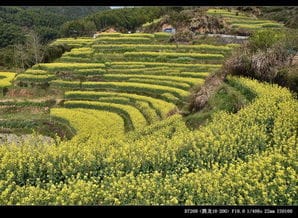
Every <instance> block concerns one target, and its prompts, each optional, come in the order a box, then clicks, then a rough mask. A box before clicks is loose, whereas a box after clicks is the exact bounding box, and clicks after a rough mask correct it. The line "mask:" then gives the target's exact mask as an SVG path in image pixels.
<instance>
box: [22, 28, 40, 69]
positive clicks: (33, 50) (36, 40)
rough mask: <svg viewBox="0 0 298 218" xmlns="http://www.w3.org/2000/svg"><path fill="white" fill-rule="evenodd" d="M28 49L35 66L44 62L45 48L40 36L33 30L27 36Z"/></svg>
mask: <svg viewBox="0 0 298 218" xmlns="http://www.w3.org/2000/svg"><path fill="white" fill-rule="evenodd" d="M26 47H27V52H28V53H29V56H31V57H32V62H33V64H38V63H40V62H41V61H42V60H43V58H44V49H43V47H44V46H43V44H42V43H41V39H40V36H39V35H38V34H37V33H36V32H35V31H33V30H31V31H30V32H29V34H28V35H27V40H26ZM30 54H31V55H30Z"/></svg>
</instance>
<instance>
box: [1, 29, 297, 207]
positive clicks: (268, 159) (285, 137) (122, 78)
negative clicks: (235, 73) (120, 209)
mask: <svg viewBox="0 0 298 218" xmlns="http://www.w3.org/2000/svg"><path fill="white" fill-rule="evenodd" d="M167 37H169V35H167V34H164V33H156V34H118V33H112V34H105V35H103V36H99V37H98V38H96V39H92V38H77V39H70V38H68V39H59V40H57V41H55V42H54V44H59V43H67V44H69V45H71V46H73V47H74V48H73V49H72V50H71V51H70V52H67V53H65V54H64V55H63V56H62V57H61V58H59V59H58V60H57V61H56V62H54V63H43V64H39V65H35V66H33V67H32V68H31V69H28V70H27V71H25V72H24V73H22V74H19V75H17V77H16V79H15V80H16V81H22V82H24V83H26V82H27V83H49V85H50V87H53V88H57V89H61V90H63V91H64V104H63V105H62V106H60V107H55V108H51V110H50V115H51V119H54V120H55V119H56V120H60V121H63V122H65V123H68V124H69V125H70V126H71V127H72V128H73V129H74V131H75V132H76V135H75V136H74V137H73V138H72V139H70V140H65V141H59V140H58V139H57V140H56V143H54V144H52V145H43V144H40V145H37V146H32V145H31V144H29V143H26V142H24V143H23V145H21V146H20V145H13V144H2V145H1V146H0V204H4V205H7V204H9V205H10V204H20V205H297V204H298V198H297V191H298V190H297V126H298V116H297V115H298V102H297V100H296V99H295V98H294V97H293V96H292V93H291V92H290V91H289V90H288V89H286V88H281V87H279V86H277V85H270V84H266V83H260V82H258V81H256V80H251V79H248V78H242V77H228V78H227V82H228V84H229V85H230V86H232V87H233V88H235V89H236V90H238V91H239V92H241V93H243V94H244V95H246V96H248V97H250V99H252V100H251V102H250V103H249V104H248V105H247V106H246V107H244V108H242V109H241V110H239V111H238V112H237V113H234V114H232V113H228V112H223V111H221V112H217V113H215V114H213V116H212V120H211V121H209V122H208V123H207V124H205V125H204V126H202V127H200V128H199V129H196V130H189V129H188V128H187V127H186V125H185V122H184V120H183V117H182V116H181V115H179V114H175V115H171V114H172V113H171V111H175V110H176V107H177V105H178V104H183V103H184V102H185V101H186V99H187V97H188V96H189V94H190V91H191V90H192V88H193V87H194V86H198V85H200V84H203V83H204V79H205V78H206V77H207V76H208V75H209V74H210V73H212V72H213V71H214V70H216V69H218V68H220V66H221V64H222V61H223V60H224V57H225V56H226V55H228V54H229V53H230V52H232V49H233V47H235V45H226V46H216V45H172V44H167V43H165V41H164V40H165V39H167ZM0 84H1V76H0Z"/></svg>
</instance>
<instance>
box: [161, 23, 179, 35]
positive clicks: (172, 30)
mask: <svg viewBox="0 0 298 218" xmlns="http://www.w3.org/2000/svg"><path fill="white" fill-rule="evenodd" d="M162 32H166V33H172V34H175V33H176V29H175V28H174V27H173V26H172V25H169V24H164V25H162Z"/></svg>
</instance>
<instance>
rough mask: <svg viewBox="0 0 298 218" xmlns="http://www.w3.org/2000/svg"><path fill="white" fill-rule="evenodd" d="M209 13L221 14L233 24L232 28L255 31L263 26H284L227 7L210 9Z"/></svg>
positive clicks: (213, 14)
mask: <svg viewBox="0 0 298 218" xmlns="http://www.w3.org/2000/svg"><path fill="white" fill-rule="evenodd" d="M207 14H208V15H212V16H220V17H223V18H224V20H225V21H226V22H227V23H228V24H230V25H231V27H232V29H245V30H248V31H255V30H258V29H262V28H277V29H278V28H282V27H283V24H281V23H277V22H276V21H271V20H261V19H258V18H256V17H252V16H248V15H247V14H244V13H241V12H239V11H237V10H230V11H228V10H227V9H208V11H207Z"/></svg>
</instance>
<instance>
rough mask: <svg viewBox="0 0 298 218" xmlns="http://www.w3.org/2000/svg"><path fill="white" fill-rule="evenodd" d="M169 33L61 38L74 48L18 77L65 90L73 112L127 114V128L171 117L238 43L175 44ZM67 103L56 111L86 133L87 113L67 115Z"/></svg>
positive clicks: (26, 81) (122, 116)
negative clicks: (83, 118)
mask: <svg viewBox="0 0 298 218" xmlns="http://www.w3.org/2000/svg"><path fill="white" fill-rule="evenodd" d="M169 37H170V34H167V33H156V34H119V33H112V34H102V35H99V37H98V38H96V39H92V38H89V39H88V38H77V39H70V38H68V39H59V40H57V41H55V42H54V43H53V44H59V43H62V44H63V43H66V44H68V45H70V46H73V47H74V48H73V49H72V50H71V51H70V52H66V53H64V54H63V56H62V57H61V58H59V59H58V60H57V61H56V62H54V63H46V64H38V65H35V66H33V67H32V68H31V69H28V70H27V71H25V72H24V73H22V74H19V75H18V76H17V77H16V82H18V83H19V84H29V85H30V84H31V85H32V84H35V85H38V84H39V85H41V84H49V85H50V87H55V88H57V89H62V90H64V91H65V102H64V107H65V108H71V110H68V111H69V112H71V113H78V114H79V112H78V111H81V110H82V108H84V109H85V113H87V111H88V110H89V109H90V114H94V110H97V111H105V112H109V113H113V114H116V115H118V116H120V117H121V118H122V120H123V121H122V122H123V125H124V129H122V130H123V131H124V132H127V131H131V130H135V129H141V128H143V127H144V126H146V125H149V124H152V123H155V122H156V121H159V120H162V119H164V118H166V117H167V116H168V114H169V112H171V111H173V110H175V108H176V105H177V104H179V103H180V104H181V103H183V101H185V100H186V98H187V97H188V95H189V93H190V90H191V89H192V87H194V86H197V85H199V84H203V82H204V78H205V77H206V76H208V74H209V73H210V72H212V71H213V70H215V69H218V68H219V67H220V66H221V63H222V61H223V59H224V57H225V56H226V55H228V54H230V52H231V51H232V49H233V48H234V47H235V45H234V44H231V45H226V46H216V45H206V44H198V45H178V44H177V45H176V44H169V43H166V40H168V39H169ZM65 108H55V109H52V110H51V114H52V115H53V117H55V118H57V117H59V118H60V119H65V120H66V121H67V122H69V123H70V124H71V125H72V126H74V127H75V128H76V129H77V130H78V133H80V131H81V130H80V128H79V127H78V125H76V124H75V123H78V122H77V121H76V118H78V119H81V118H80V117H81V116H80V115H78V116H67V115H66V114H67V113H64V111H65V110H66V109H65ZM59 110H61V111H63V112H61V113H60V112H59ZM90 116H91V115H90ZM82 128H83V127H82ZM84 128H85V127H84ZM86 128H89V127H86ZM122 130H121V132H122ZM100 132H101V131H99V134H100ZM120 134H122V133H120Z"/></svg>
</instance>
